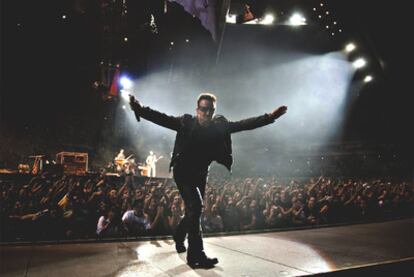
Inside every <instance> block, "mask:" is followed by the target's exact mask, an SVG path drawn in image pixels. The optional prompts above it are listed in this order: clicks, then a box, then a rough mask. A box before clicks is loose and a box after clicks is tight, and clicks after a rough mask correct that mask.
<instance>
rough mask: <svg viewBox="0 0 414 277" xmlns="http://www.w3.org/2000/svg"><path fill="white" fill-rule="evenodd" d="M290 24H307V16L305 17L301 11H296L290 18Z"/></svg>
mask: <svg viewBox="0 0 414 277" xmlns="http://www.w3.org/2000/svg"><path fill="white" fill-rule="evenodd" d="M289 24H290V25H292V26H299V25H306V18H304V17H303V16H302V15H301V14H300V13H294V14H293V15H292V16H291V17H290V18H289Z"/></svg>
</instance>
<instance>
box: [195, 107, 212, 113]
mask: <svg viewBox="0 0 414 277" xmlns="http://www.w3.org/2000/svg"><path fill="white" fill-rule="evenodd" d="M198 109H199V110H200V111H202V112H203V113H206V112H208V111H211V112H214V108H212V107H198Z"/></svg>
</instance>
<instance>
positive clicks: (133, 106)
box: [129, 94, 141, 111]
mask: <svg viewBox="0 0 414 277" xmlns="http://www.w3.org/2000/svg"><path fill="white" fill-rule="evenodd" d="M129 105H130V106H131V109H132V110H134V111H135V110H136V109H139V108H141V104H140V103H139V102H138V100H136V99H135V97H134V96H133V95H131V94H130V95H129Z"/></svg>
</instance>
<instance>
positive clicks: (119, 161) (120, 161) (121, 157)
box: [114, 149, 125, 172]
mask: <svg viewBox="0 0 414 277" xmlns="http://www.w3.org/2000/svg"><path fill="white" fill-rule="evenodd" d="M114 161H115V166H116V171H118V172H121V171H122V170H123V165H124V162H125V154H124V149H121V150H120V151H119V153H118V155H117V156H116V157H115V159H114Z"/></svg>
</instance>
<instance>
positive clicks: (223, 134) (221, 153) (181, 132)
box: [133, 104, 275, 171]
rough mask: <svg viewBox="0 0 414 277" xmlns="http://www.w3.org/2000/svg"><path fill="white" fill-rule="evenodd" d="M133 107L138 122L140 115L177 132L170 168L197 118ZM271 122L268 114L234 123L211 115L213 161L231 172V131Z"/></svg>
mask: <svg viewBox="0 0 414 277" xmlns="http://www.w3.org/2000/svg"><path fill="white" fill-rule="evenodd" d="M133 110H134V112H135V116H136V118H137V120H138V121H139V120H140V117H143V118H145V119H146V120H149V121H151V122H153V123H155V124H157V125H160V126H163V127H166V128H169V129H171V130H174V131H177V136H176V139H175V144H174V151H173V156H172V158H171V163H170V168H171V167H173V166H174V165H176V162H177V161H178V160H179V157H180V154H181V153H183V152H184V151H185V149H186V147H188V145H189V142H190V141H191V138H192V131H193V130H194V127H195V126H196V124H197V118H196V117H194V116H192V115H189V114H184V115H183V116H179V117H174V116H169V115H166V114H164V113H160V112H158V111H156V110H153V109H151V108H149V107H143V106H140V105H138V104H137V105H133ZM274 121H275V120H274V119H273V118H272V117H271V116H270V115H269V114H264V115H261V116H258V117H252V118H248V119H244V120H240V121H234V122H233V121H228V120H227V119H226V118H225V117H224V116H221V115H216V116H214V118H213V128H214V132H215V136H217V137H218V139H217V140H216V141H217V144H216V145H214V150H213V151H214V153H213V157H214V160H215V161H216V162H218V163H220V164H222V165H224V166H225V167H226V168H227V169H228V170H229V171H231V166H232V164H233V157H232V148H231V134H232V133H236V132H240V131H245V130H252V129H255V128H258V127H261V126H265V125H268V124H271V123H273V122H274Z"/></svg>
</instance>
